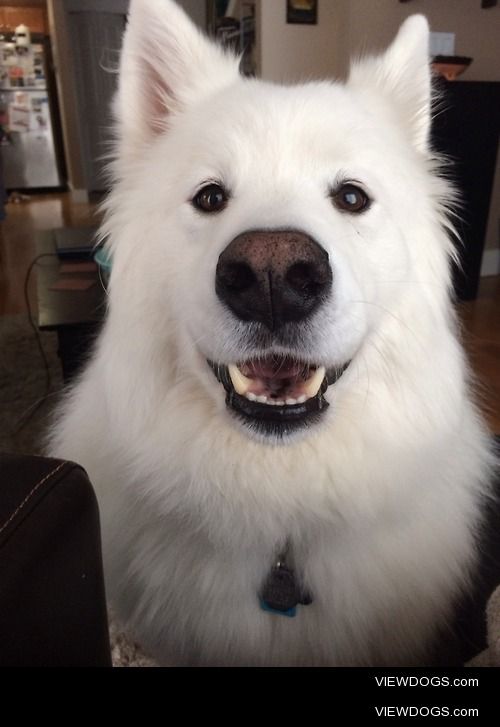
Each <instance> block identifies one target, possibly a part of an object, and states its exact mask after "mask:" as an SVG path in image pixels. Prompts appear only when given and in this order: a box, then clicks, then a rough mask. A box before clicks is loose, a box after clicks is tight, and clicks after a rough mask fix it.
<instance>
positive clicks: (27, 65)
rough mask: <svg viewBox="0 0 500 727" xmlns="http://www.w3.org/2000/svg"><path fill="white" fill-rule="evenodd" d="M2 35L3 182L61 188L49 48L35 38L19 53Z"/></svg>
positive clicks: (0, 150) (18, 187)
mask: <svg viewBox="0 0 500 727" xmlns="http://www.w3.org/2000/svg"><path fill="white" fill-rule="evenodd" d="M12 45H13V44H11V43H10V44H9V43H6V42H1V41H0V74H1V77H0V129H1V135H2V139H1V146H0V154H1V156H2V162H3V182H4V187H5V188H7V189H13V190H29V189H32V188H47V189H51V188H54V189H55V188H61V187H62V185H63V179H62V176H61V171H60V162H59V155H58V149H57V145H56V141H55V133H54V128H55V125H54V114H53V112H52V104H51V102H50V101H51V99H50V97H49V91H48V87H47V72H46V68H47V52H46V45H45V44H44V43H33V44H32V45H31V47H30V49H29V52H27V53H25V54H24V55H23V56H21V57H20V56H19V54H18V52H16V50H15V48H14V53H13V52H12V47H9V46H12Z"/></svg>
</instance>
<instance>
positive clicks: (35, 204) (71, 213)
mask: <svg viewBox="0 0 500 727" xmlns="http://www.w3.org/2000/svg"><path fill="white" fill-rule="evenodd" d="M98 220H99V214H98V212H97V208H96V206H95V205H88V204H72V203H71V202H70V197H69V194H56V195H46V196H33V197H32V198H31V200H30V201H25V202H21V203H19V204H12V203H11V204H8V205H7V219H6V220H4V221H3V222H1V223H0V316H1V315H4V314H9V313H23V312H25V310H26V305H25V301H24V292H23V290H24V280H25V276H26V271H27V269H28V267H29V264H30V262H31V261H32V260H33V258H34V256H35V251H34V233H35V232H36V231H37V230H44V229H51V228H54V227H66V226H79V225H82V226H84V225H90V224H96V223H97V222H98ZM32 277H33V280H31V285H30V289H31V291H33V284H34V275H33V276H32ZM30 297H31V298H32V296H30ZM458 309H459V315H460V318H461V320H462V322H463V330H464V342H465V346H466V348H467V351H468V353H469V357H470V360H471V363H472V366H473V369H474V371H475V373H476V376H477V379H478V384H479V385H478V391H479V396H480V401H481V405H482V407H483V410H484V412H485V415H486V418H487V420H488V423H489V425H490V428H491V430H492V431H494V432H495V433H497V434H500V276H498V277H490V278H483V279H482V281H481V286H480V291H479V296H478V298H477V300H475V301H473V302H470V303H461V304H460V305H459V306H458Z"/></svg>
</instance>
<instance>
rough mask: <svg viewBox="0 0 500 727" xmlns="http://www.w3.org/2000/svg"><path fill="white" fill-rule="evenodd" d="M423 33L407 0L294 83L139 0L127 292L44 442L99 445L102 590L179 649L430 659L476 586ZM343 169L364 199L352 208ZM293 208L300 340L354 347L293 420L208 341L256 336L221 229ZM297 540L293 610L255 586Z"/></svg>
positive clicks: (141, 631) (122, 154)
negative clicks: (322, 279) (240, 407)
mask: <svg viewBox="0 0 500 727" xmlns="http://www.w3.org/2000/svg"><path fill="white" fill-rule="evenodd" d="M152 33H153V35H154V38H153V39H151V34H152ZM427 39H428V28H427V23H426V21H425V19H424V18H422V17H421V16H415V17H413V18H410V19H409V20H408V21H407V22H406V23H405V24H404V25H403V26H402V29H401V30H400V33H399V35H398V36H397V38H396V40H395V41H394V43H393V44H392V46H391V47H390V48H389V50H388V51H387V53H386V54H385V55H384V56H382V57H381V58H372V59H369V60H367V61H364V62H362V63H361V64H358V65H357V66H356V67H355V69H354V70H353V72H352V74H351V78H350V80H349V82H348V83H347V85H346V86H342V85H339V84H333V83H326V82H325V83H312V84H307V85H302V86H295V87H280V86H276V85H272V84H269V83H264V82H261V81H258V80H251V79H243V78H240V77H239V76H238V73H237V64H236V61H235V60H234V59H232V58H230V57H228V56H227V55H224V54H223V53H222V51H220V50H219V49H217V48H215V46H213V45H212V44H211V43H210V42H209V41H208V40H206V39H205V38H204V37H203V36H202V35H201V34H199V32H198V31H196V30H195V29H194V27H192V26H191V24H190V22H189V21H188V19H187V18H186V16H185V15H184V14H183V13H182V11H181V10H180V9H179V8H178V7H177V6H176V5H175V4H174V3H173V2H172V1H171V0H149V1H148V2H147V3H146V2H144V1H142V2H139V1H138V0H137V1H135V2H134V1H133V2H132V6H131V15H130V22H129V27H128V31H127V34H126V37H125V44H124V52H123V59H122V74H121V82H120V90H119V95H118V99H117V103H116V113H117V124H118V154H117V159H116V161H115V163H114V168H113V170H114V177H115V185H114V190H113V192H112V194H111V196H110V199H109V202H108V203H107V218H106V221H105V224H104V232H106V233H107V234H108V235H109V239H110V242H109V244H110V249H111V250H112V253H113V258H114V262H113V272H112V278H111V285H110V301H109V302H110V308H109V315H108V317H107V321H106V324H105V328H104V331H103V334H102V335H101V337H100V339H99V341H98V344H97V346H96V349H95V352H94V354H93V357H92V359H91V361H90V362H89V364H88V365H87V367H86V369H85V371H84V373H83V375H82V376H81V377H80V379H79V381H78V382H77V384H76V385H75V386H74V388H73V389H72V390H71V392H70V393H69V395H68V397H67V399H66V401H65V403H64V404H63V406H62V409H61V411H60V413H59V415H58V419H57V422H56V423H55V426H54V429H53V432H52V437H51V446H50V451H51V453H52V454H53V455H57V456H62V457H67V458H71V459H74V460H76V461H78V462H80V463H81V464H82V465H83V466H84V467H85V468H86V469H87V471H88V473H89V475H90V477H91V479H92V481H93V483H94V485H95V487H96V490H97V493H98V498H99V502H100V507H101V515H102V529H103V541H104V542H103V544H104V557H105V569H106V578H107V588H108V594H109V597H110V598H111V600H112V602H113V603H114V604H115V606H116V608H117V610H118V612H119V614H120V615H121V617H122V618H124V619H125V620H126V621H127V622H128V623H129V624H130V625H131V627H132V628H133V629H134V630H135V631H136V633H137V634H138V636H139V638H140V639H141V640H142V641H143V643H144V644H145V645H146V647H148V648H149V649H150V650H151V651H152V652H153V654H155V655H156V656H157V657H158V658H159V659H160V661H162V662H165V663H180V664H202V665H205V664H229V665H231V664H243V665H278V664H281V665H298V664H307V665H368V664H372V665H382V664H386V665H400V664H414V663H425V660H426V658H427V656H428V650H429V648H430V644H431V643H432V639H433V637H434V636H435V634H436V631H437V629H438V628H440V627H443V626H444V625H445V624H446V622H447V619H448V618H449V615H450V610H451V607H452V603H453V600H454V599H455V598H456V597H457V596H458V595H459V594H460V592H461V591H462V590H463V589H465V588H466V587H467V584H468V581H469V578H470V574H471V571H472V569H473V568H474V563H475V536H476V533H477V529H478V527H479V526H480V521H481V509H482V499H483V497H484V496H485V494H486V493H487V491H488V485H487V482H488V477H489V470H490V465H491V458H490V454H489V450H488V437H487V434H486V432H485V430H484V428H483V425H482V422H481V420H480V417H479V416H478V414H477V411H476V409H475V408H474V405H473V404H472V402H471V399H470V396H469V390H468V385H467V376H468V373H467V366H466V363H465V361H464V356H463V353H462V350H461V347H460V345H459V343H458V341H457V333H456V325H455V320H454V315H453V312H452V308H451V304H450V301H449V290H450V274H449V259H450V255H452V254H453V253H452V247H451V244H450V242H449V239H448V236H447V234H446V232H445V230H444V227H445V226H446V224H447V223H446V220H445V216H444V213H443V209H444V206H445V205H446V200H447V194H448V190H447V187H446V184H445V183H444V182H443V181H442V180H441V179H440V178H439V177H438V176H437V175H436V174H435V173H434V171H433V169H434V167H435V162H433V160H432V158H431V155H430V153H429V150H428V141H427V137H428V130H429V119H430V80H429V69H428V62H427ZM138 84H141V86H142V84H149V85H148V86H147V89H145V90H144V92H143V94H142V96H141V97H140V98H141V99H142V100H141V101H139V102H138V101H137V99H138V98H139V96H138V87H139V86H138ZM340 176H344V177H347V178H348V179H350V180H357V181H359V182H361V183H362V184H363V185H364V186H365V187H366V189H367V190H368V191H369V193H370V195H371V196H372V197H373V199H374V201H373V204H372V206H371V208H370V209H369V210H368V211H367V212H365V213H363V214H360V215H357V216H355V215H349V214H346V213H342V212H339V211H338V210H337V209H336V208H335V207H334V205H333V204H332V201H331V199H330V198H329V195H328V189H329V188H330V187H331V186H332V184H333V183H334V181H335V179H337V178H338V177H340ZM207 180H221V181H223V182H224V183H225V185H226V186H227V187H228V188H229V190H230V192H231V198H230V200H229V203H228V206H227V208H226V209H225V210H224V211H223V212H220V213H218V214H216V215H202V214H200V213H198V212H197V211H196V210H194V209H193V207H192V205H191V203H190V200H191V198H192V197H193V195H194V194H195V192H196V191H197V190H198V189H199V188H200V186H201V185H202V183H203V182H204V181H207ZM283 227H287V228H290V227H291V228H297V229H300V230H303V231H305V232H306V233H308V234H309V235H311V236H312V237H313V238H314V239H316V240H317V241H318V242H319V243H320V244H321V245H322V246H323V247H324V248H325V249H326V250H327V252H328V254H329V256H330V261H331V264H332V268H333V279H334V295H333V298H332V301H331V303H330V304H329V305H328V306H327V307H324V309H321V310H320V311H319V312H318V313H317V314H316V315H315V317H314V318H313V321H312V323H311V325H310V327H309V330H308V337H307V340H304V343H303V346H304V350H303V351H302V353H303V355H304V356H308V357H309V358H310V359H311V360H312V361H316V362H318V363H324V364H325V365H327V366H328V365H333V364H339V363H342V362H344V361H345V360H346V359H347V358H351V357H352V358H353V361H352V363H351V365H350V367H349V368H348V369H347V371H346V372H345V373H344V375H343V376H342V377H341V379H340V380H339V381H338V383H337V384H336V385H335V386H333V387H330V388H329V389H328V391H327V393H326V398H327V400H328V401H329V403H330V407H329V409H328V411H327V413H326V415H325V417H324V419H323V422H322V423H321V424H319V425H317V426H312V427H311V428H310V429H307V430H306V431H305V432H304V433H303V434H299V435H296V436H294V437H291V438H290V439H287V440H285V442H284V443H279V442H275V441H271V440H268V441H263V439H262V438H259V437H258V436H252V434H251V433H249V431H248V430H244V429H243V427H241V426H239V425H238V423H237V422H236V420H235V419H234V418H233V417H232V416H231V415H230V414H229V412H228V411H227V410H226V406H225V403H224V391H223V389H222V387H221V386H220V385H219V384H218V383H217V381H216V380H215V378H214V376H213V374H212V372H211V371H210V369H209V368H208V366H207V364H206V361H205V359H206V358H207V357H208V358H211V359H213V360H215V361H220V362H225V363H229V362H231V361H233V360H237V359H238V360H241V358H242V356H243V355H251V353H252V349H251V348H250V347H247V346H246V343H245V338H244V334H243V333H242V329H241V326H238V324H237V323H236V322H235V320H234V319H233V318H232V317H231V316H230V314H229V313H227V312H226V311H225V310H224V309H223V307H222V305H221V303H220V302H219V301H218V299H217V297H216V295H215V289H214V274H215V267H216V264H217V260H218V257H219V255H220V253H221V252H222V250H223V249H224V248H225V247H226V245H227V244H228V243H229V242H230V241H231V240H232V239H234V238H235V237H236V236H237V235H238V234H240V233H241V232H244V231H245V230H249V229H259V228H260V229H262V228H283ZM286 540H290V541H291V542H292V544H293V551H294V559H295V563H296V567H297V570H298V571H300V572H301V573H303V575H304V578H305V580H306V583H307V585H308V586H309V588H310V590H311V592H312V593H313V595H314V602H313V603H312V604H311V605H309V606H302V607H299V609H298V613H297V616H296V617H295V618H293V619H289V618H285V617H281V616H276V615H273V614H269V613H267V612H265V611H262V610H261V609H260V608H259V605H258V601H257V593H258V591H259V587H260V585H261V583H262V580H263V579H264V577H265V575H266V574H267V573H268V571H269V568H270V566H271V564H272V563H273V559H274V558H275V556H276V553H277V550H278V549H279V547H280V545H281V544H282V543H283V542H284V541H286Z"/></svg>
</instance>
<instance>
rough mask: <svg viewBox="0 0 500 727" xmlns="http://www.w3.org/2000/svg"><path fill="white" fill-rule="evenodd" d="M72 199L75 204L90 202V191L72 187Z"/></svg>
mask: <svg viewBox="0 0 500 727" xmlns="http://www.w3.org/2000/svg"><path fill="white" fill-rule="evenodd" d="M71 201H72V202H73V203H74V204H88V201H89V193H88V191H87V190H86V189H72V190H71Z"/></svg>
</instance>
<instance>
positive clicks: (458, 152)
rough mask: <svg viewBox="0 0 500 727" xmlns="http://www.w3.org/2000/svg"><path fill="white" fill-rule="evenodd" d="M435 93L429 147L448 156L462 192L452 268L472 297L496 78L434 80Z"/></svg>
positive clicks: (498, 94) (493, 144) (499, 95)
mask: <svg viewBox="0 0 500 727" xmlns="http://www.w3.org/2000/svg"><path fill="white" fill-rule="evenodd" d="M438 90H439V92H440V94H441V98H440V100H439V102H438V104H437V109H436V114H435V118H434V121H433V127H432V139H433V147H434V149H435V150H436V151H438V152H442V153H444V154H445V155H446V156H447V157H449V158H450V159H451V161H452V164H451V165H450V168H449V173H450V177H451V179H452V180H453V181H454V182H455V184H456V185H457V187H458V189H459V190H460V192H461V194H462V200H461V204H460V220H456V221H455V224H456V226H457V228H458V232H459V235H460V238H461V240H462V242H463V248H462V249H460V256H461V260H462V269H461V270H459V269H456V270H454V284H455V291H456V293H457V296H458V298H460V299H461V300H471V299H473V298H475V297H476V295H477V289H478V286H479V276H480V271H481V259H482V255H483V248H484V242H485V235H486V227H487V224H488V213H489V209H490V201H491V193H492V189H493V179H494V175H495V165H496V155H497V149H498V138H499V129H500V83H497V82H490V81H452V82H449V83H448V82H446V81H441V80H439V81H438Z"/></svg>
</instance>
